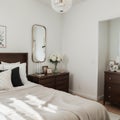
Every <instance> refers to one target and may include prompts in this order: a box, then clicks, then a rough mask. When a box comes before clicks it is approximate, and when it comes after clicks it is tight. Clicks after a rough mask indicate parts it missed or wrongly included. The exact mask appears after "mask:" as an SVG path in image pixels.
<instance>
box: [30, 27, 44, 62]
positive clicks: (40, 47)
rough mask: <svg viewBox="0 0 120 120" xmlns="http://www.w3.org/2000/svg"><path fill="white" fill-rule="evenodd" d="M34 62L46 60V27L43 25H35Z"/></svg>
mask: <svg viewBox="0 0 120 120" xmlns="http://www.w3.org/2000/svg"><path fill="white" fill-rule="evenodd" d="M32 41H33V55H32V59H33V62H44V61H45V59H46V28H45V27H44V26H42V25H33V27H32Z"/></svg>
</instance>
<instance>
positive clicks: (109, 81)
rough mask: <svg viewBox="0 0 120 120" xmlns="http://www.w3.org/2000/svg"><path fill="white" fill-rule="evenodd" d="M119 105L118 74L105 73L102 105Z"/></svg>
mask: <svg viewBox="0 0 120 120" xmlns="http://www.w3.org/2000/svg"><path fill="white" fill-rule="evenodd" d="M106 101H108V102H110V103H112V104H120V72H110V71H105V84H104V104H105V102H106Z"/></svg>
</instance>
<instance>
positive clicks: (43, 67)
mask: <svg viewBox="0 0 120 120" xmlns="http://www.w3.org/2000/svg"><path fill="white" fill-rule="evenodd" d="M47 69H48V66H42V71H43V74H45V75H46V74H47Z"/></svg>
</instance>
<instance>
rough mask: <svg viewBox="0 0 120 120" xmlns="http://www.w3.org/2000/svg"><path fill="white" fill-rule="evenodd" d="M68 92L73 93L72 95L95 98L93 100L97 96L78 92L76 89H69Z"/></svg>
mask: <svg viewBox="0 0 120 120" xmlns="http://www.w3.org/2000/svg"><path fill="white" fill-rule="evenodd" d="M69 92H70V93H72V94H74V95H78V96H81V97H84V98H87V99H91V100H95V101H97V100H98V98H97V97H96V96H93V95H88V94H85V93H80V92H78V91H73V90H69Z"/></svg>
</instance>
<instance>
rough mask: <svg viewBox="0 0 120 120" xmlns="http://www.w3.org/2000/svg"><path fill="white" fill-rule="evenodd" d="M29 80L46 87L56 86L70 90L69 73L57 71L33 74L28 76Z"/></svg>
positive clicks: (62, 89) (58, 88)
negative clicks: (54, 72) (41, 74)
mask: <svg viewBox="0 0 120 120" xmlns="http://www.w3.org/2000/svg"><path fill="white" fill-rule="evenodd" d="M28 80H29V81H31V82H34V83H37V84H41V85H43V86H45V87H50V88H54V89H57V90H61V91H65V92H68V90H69V73H67V72H65V73H56V74H48V75H44V76H40V75H38V74H32V75H29V76H28Z"/></svg>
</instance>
